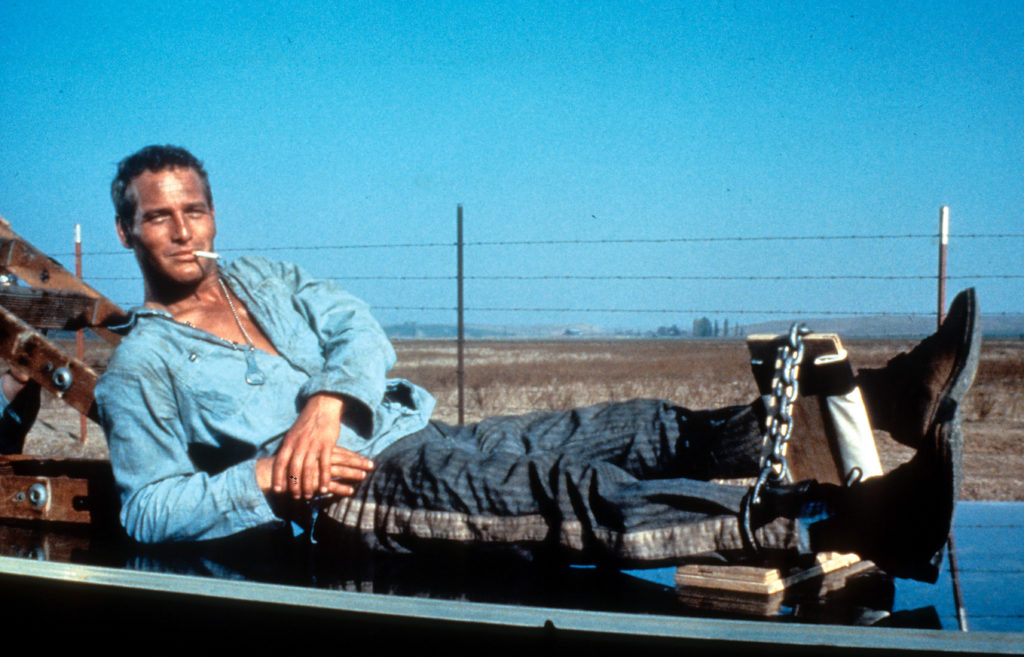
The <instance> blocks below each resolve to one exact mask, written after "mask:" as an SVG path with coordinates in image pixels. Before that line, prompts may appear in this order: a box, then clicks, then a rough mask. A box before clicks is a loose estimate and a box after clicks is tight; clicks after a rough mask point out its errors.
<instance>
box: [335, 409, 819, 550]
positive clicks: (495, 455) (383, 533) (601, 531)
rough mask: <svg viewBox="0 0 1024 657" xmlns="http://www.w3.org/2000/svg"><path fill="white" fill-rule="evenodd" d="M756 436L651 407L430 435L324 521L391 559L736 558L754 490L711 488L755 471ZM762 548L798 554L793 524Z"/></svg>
mask: <svg viewBox="0 0 1024 657" xmlns="http://www.w3.org/2000/svg"><path fill="white" fill-rule="evenodd" d="M759 433H760V430H759V428H758V426H757V421H756V417H755V416H754V415H753V414H752V412H751V410H750V409H743V408H740V409H727V410H724V411H720V412H711V413H692V412H690V411H686V409H681V408H679V407H676V406H673V405H671V404H667V403H665V402H656V401H634V402H626V403H623V404H603V405H599V406H595V407H590V408H586V409H577V410H575V411H570V412H567V413H542V414H529V415H526V416H517V417H509V418H494V419H492V420H486V421H484V422H481V423H480V424H479V425H475V426H472V427H467V428H465V429H462V430H458V429H455V428H452V427H449V426H447V425H442V424H432V425H431V426H430V427H428V428H427V429H425V430H423V431H421V432H418V433H417V434H414V435H412V436H409V437H407V438H404V439H402V440H401V441H399V442H397V443H396V444H394V445H392V446H391V447H389V448H388V449H387V450H385V452H384V453H382V454H381V455H380V456H379V457H378V459H377V462H376V463H377V467H376V469H375V471H374V473H373V474H372V475H371V477H370V478H369V479H368V480H367V481H365V482H364V483H363V485H361V486H360V487H359V489H358V490H357V493H356V495H354V496H353V497H351V498H346V499H342V500H339V501H338V502H336V503H334V504H333V505H332V506H331V507H330V508H329V509H328V512H327V516H328V518H326V519H325V520H324V522H326V523H327V527H328V528H329V529H335V530H342V531H351V532H355V533H357V534H358V535H359V536H361V538H362V540H363V542H364V543H366V544H367V545H368V546H370V547H373V548H383V549H387V550H397V551H407V550H408V551H415V550H424V549H427V550H429V549H434V548H437V547H439V546H440V547H442V549H443V546H444V545H451V544H460V545H490V546H515V547H517V548H520V549H522V548H527V549H531V550H544V551H553V552H557V553H561V554H563V555H566V556H568V557H569V558H571V559H573V560H582V561H609V562H613V563H615V564H619V565H623V564H631V563H636V564H654V563H659V562H665V561H671V560H676V559H679V558H682V557H686V556H692V555H697V554H704V553H709V552H716V551H725V550H740V549H742V547H743V544H742V539H741V536H740V531H739V524H738V522H737V515H738V513H739V510H740V503H741V500H742V498H743V495H744V494H745V493H746V491H747V489H746V487H739V486H723V485H718V484H713V483H710V482H708V481H706V479H709V478H711V477H716V476H722V475H746V474H752V473H753V472H754V471H756V464H757V454H758V453H759V450H760V436H759ZM725 470H733V472H725ZM758 538H759V543H760V544H761V545H763V546H766V547H777V548H792V547H796V546H797V545H798V543H799V540H798V536H797V531H796V528H795V526H794V523H793V522H792V521H791V520H786V519H785V518H782V519H780V520H778V521H775V522H772V523H768V524H767V525H765V526H764V527H761V528H760V529H759V530H758Z"/></svg>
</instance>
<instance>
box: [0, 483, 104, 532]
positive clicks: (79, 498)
mask: <svg viewBox="0 0 1024 657" xmlns="http://www.w3.org/2000/svg"><path fill="white" fill-rule="evenodd" d="M88 496H89V482H88V480H86V479H73V478H70V477H21V476H17V475H5V476H0V518H13V519H16V520H45V521H49V522H74V523H86V524H88V523H89V522H90V521H91V519H92V515H91V513H90V512H89V509H88V505H87V504H84V503H83V501H84V500H85V499H87V498H88Z"/></svg>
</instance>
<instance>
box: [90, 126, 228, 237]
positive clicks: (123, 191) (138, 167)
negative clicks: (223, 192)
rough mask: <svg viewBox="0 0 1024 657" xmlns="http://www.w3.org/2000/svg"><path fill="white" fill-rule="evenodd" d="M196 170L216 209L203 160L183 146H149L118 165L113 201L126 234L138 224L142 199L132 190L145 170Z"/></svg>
mask: <svg viewBox="0 0 1024 657" xmlns="http://www.w3.org/2000/svg"><path fill="white" fill-rule="evenodd" d="M177 168H182V169H192V170H193V171H195V172H196V175H197V176H199V180H200V181H202V183H203V192H204V193H205V195H206V203H207V204H208V205H209V206H210V208H211V209H212V208H213V194H212V193H211V192H210V180H209V178H207V176H206V169H204V168H203V163H202V162H200V161H199V159H198V158H196V156H195V155H193V154H192V153H189V152H188V151H187V150H185V149H184V148H181V147H180V146H156V145H154V146H146V147H145V148H142V149H140V150H139V151H137V152H135V153H132V154H131V155H129V156H128V157H126V158H124V159H123V160H121V161H120V162H119V163H118V164H117V175H116V176H114V181H113V182H112V183H110V200H112V201H113V202H114V212H115V214H116V215H117V222H118V223H119V224H120V225H121V229H122V230H123V231H124V232H125V234H126V235H130V234H131V231H132V228H133V226H134V224H135V208H136V204H137V203H138V199H137V198H135V193H134V192H133V191H132V189H131V184H132V181H133V180H135V178H137V177H138V176H140V175H141V174H142V173H143V172H144V171H150V172H152V173H156V172H158V171H165V170H167V169H177Z"/></svg>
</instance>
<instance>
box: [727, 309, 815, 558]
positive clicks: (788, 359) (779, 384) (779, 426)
mask: <svg viewBox="0 0 1024 657" xmlns="http://www.w3.org/2000/svg"><path fill="white" fill-rule="evenodd" d="M810 332H811V331H810V329H808V328H807V327H806V326H805V325H804V324H800V323H795V324H793V325H792V327H790V329H789V337H788V339H787V340H786V342H785V343H784V344H782V345H780V346H779V348H778V350H777V351H776V353H775V374H774V375H773V376H772V383H771V398H770V399H769V400H768V407H767V409H765V410H766V417H765V432H764V447H763V448H762V450H761V452H762V456H761V472H760V474H759V475H758V477H757V481H756V483H754V485H753V486H752V487H751V489H750V492H748V493H747V496H746V497H745V498H744V502H743V511H742V518H741V529H742V532H743V536H744V540H745V542H746V543H748V544H749V545H750V547H751V548H753V549H754V551H755V552H756V551H757V549H758V547H757V543H756V541H755V540H754V532H753V528H752V527H751V521H750V512H751V507H753V506H755V505H757V504H760V502H761V489H762V488H763V487H764V485H765V484H767V483H769V482H770V483H772V484H781V483H788V481H789V463H788V462H787V461H786V448H787V446H788V444H789V436H790V434H791V433H792V431H793V404H794V403H796V398H797V395H798V394H799V391H800V385H799V378H800V363H801V362H802V361H803V359H804V340H803V338H804V336H805V335H808V334H809V333H810Z"/></svg>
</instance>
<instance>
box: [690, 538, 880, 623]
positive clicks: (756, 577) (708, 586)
mask: <svg viewBox="0 0 1024 657" xmlns="http://www.w3.org/2000/svg"><path fill="white" fill-rule="evenodd" d="M871 568H874V564H873V563H871V562H870V561H863V560H861V559H860V557H858V556H857V555H855V554H838V553H826V554H822V555H818V556H817V561H816V563H815V564H814V565H813V566H810V567H807V568H794V569H789V570H786V571H783V570H781V569H778V568H758V567H751V566H709V565H704V566H694V565H686V566H680V567H679V568H678V569H677V570H676V575H675V582H676V594H677V596H678V598H679V600H680V601H681V602H683V603H684V604H686V605H688V606H691V607H695V608H698V609H705V610H713V611H719V612H726V613H730V614H744V615H753V616H774V615H778V614H780V613H782V611H783V606H784V605H789V606H792V605H793V604H795V603H803V602H817V601H820V600H821V599H823V598H824V597H825V596H826V595H828V594H829V593H831V592H833V591H837V590H839V589H841V588H843V587H844V586H845V585H846V580H847V579H848V578H849V577H851V576H853V575H855V574H858V573H861V572H864V571H866V570H868V569H871Z"/></svg>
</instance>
